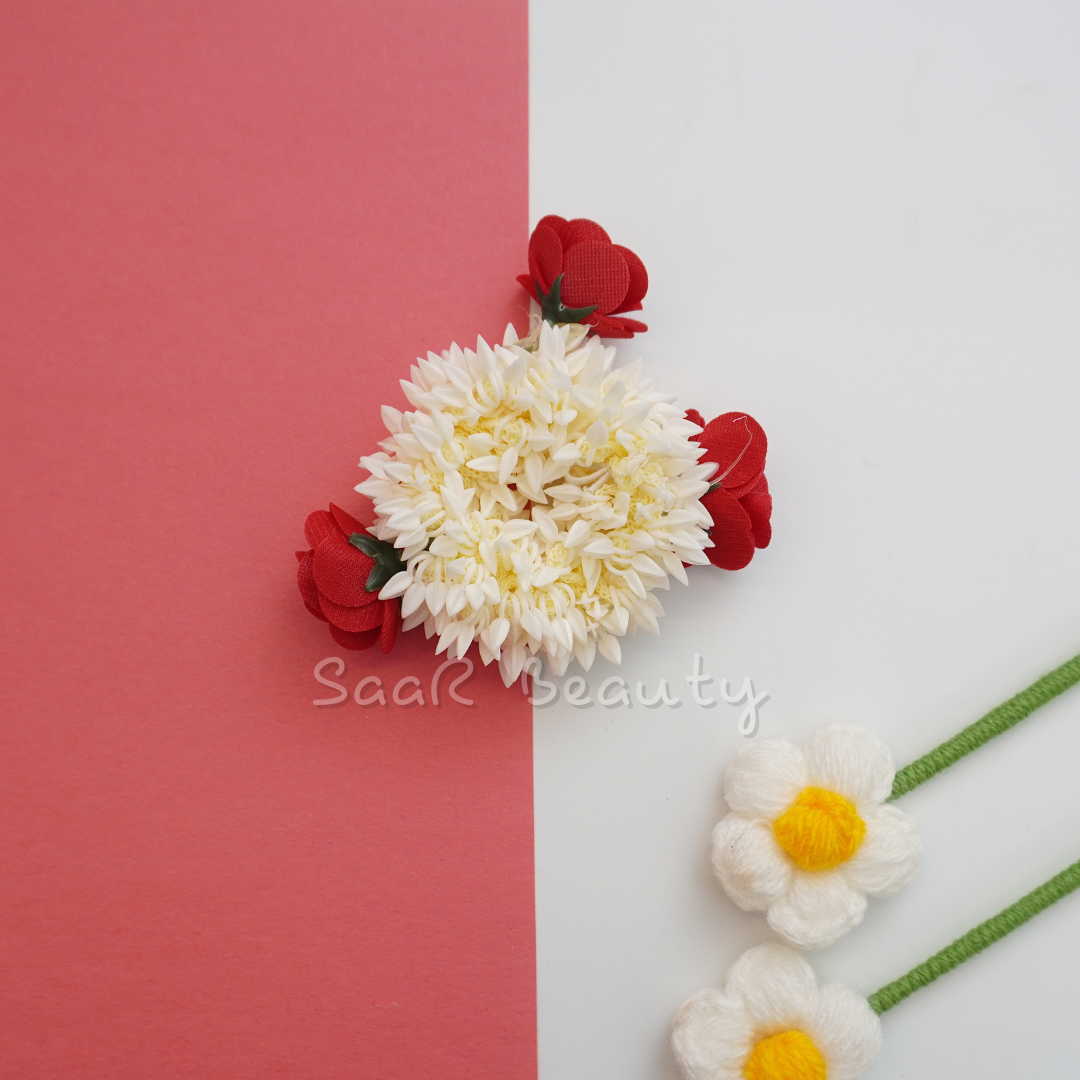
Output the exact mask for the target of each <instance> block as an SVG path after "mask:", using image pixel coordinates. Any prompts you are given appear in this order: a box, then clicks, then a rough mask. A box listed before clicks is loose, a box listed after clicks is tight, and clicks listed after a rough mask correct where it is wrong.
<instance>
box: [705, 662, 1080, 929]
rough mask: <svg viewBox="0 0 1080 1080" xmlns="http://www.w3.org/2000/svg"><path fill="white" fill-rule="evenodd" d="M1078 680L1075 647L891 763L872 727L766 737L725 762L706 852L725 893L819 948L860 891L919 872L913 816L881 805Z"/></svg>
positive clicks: (851, 912) (883, 889)
mask: <svg viewBox="0 0 1080 1080" xmlns="http://www.w3.org/2000/svg"><path fill="white" fill-rule="evenodd" d="M1078 681H1080V656H1077V657H1074V658H1073V659H1072V660H1069V661H1067V662H1066V663H1064V664H1062V665H1061V666H1060V667H1059V668H1056V669H1055V670H1054V671H1052V672H1050V673H1049V674H1048V675H1045V676H1043V677H1042V678H1041V679H1039V680H1038V681H1037V682H1035V683H1034V684H1032V685H1031V686H1029V687H1028V688H1027V689H1026V690H1024V691H1022V692H1021V693H1019V694H1017V695H1016V696H1015V697H1013V698H1010V699H1009V700H1008V701H1006V702H1004V703H1003V704H1001V705H999V706H998V707H997V708H996V709H993V710H992V711H991V712H990V713H988V714H987V715H986V716H984V717H983V718H982V719H981V720H978V721H976V722H975V723H974V724H971V725H970V726H969V727H967V728H965V729H964V730H963V731H961V732H960V733H959V734H958V735H956V736H955V737H954V738H952V739H950V740H948V742H945V743H943V744H942V745H941V746H939V747H937V748H936V749H934V750H932V751H931V752H930V753H929V754H927V755H925V756H924V757H922V758H920V759H919V760H918V761H915V762H913V763H912V764H911V765H909V766H907V768H905V769H903V770H901V772H900V773H894V770H893V764H892V757H891V755H890V754H889V751H888V749H887V748H886V747H885V745H884V744H883V743H882V742H881V741H880V740H879V739H878V738H877V737H876V736H874V735H872V734H870V733H869V732H868V731H864V730H863V729H861V728H856V727H844V726H840V725H831V726H829V727H825V728H822V729H821V730H820V731H818V732H817V733H816V734H815V735H814V736H813V737H812V738H811V739H810V741H809V743H807V745H806V747H805V748H804V749H801V750H800V749H799V748H798V747H796V746H793V745H792V744H791V743H789V742H786V741H785V740H783V739H766V740H764V741H763V742H760V743H757V744H755V745H752V746H749V747H747V748H746V749H744V750H743V751H742V752H741V753H740V754H739V755H738V756H737V757H736V758H735V759H734V760H733V761H732V762H731V764H730V765H729V766H728V770H727V774H726V777H725V781H724V797H725V799H726V800H727V803H728V806H729V807H730V808H731V813H729V814H727V815H726V816H725V817H724V818H722V819H721V821H720V823H719V824H718V825H717V826H716V828H715V830H714V831H713V847H712V862H713V868H714V869H715V871H716V875H717V877H718V878H719V879H720V882H721V884H722V885H723V886H724V889H725V890H726V892H727V894H728V895H729V896H730V897H731V899H732V900H734V901H735V903H736V904H738V905H739V906H740V907H742V908H743V909H745V910H747V911H764V912H766V913H767V917H768V921H769V925H770V926H771V927H772V928H773V930H775V931H776V933H777V934H779V935H780V936H781V937H782V938H783V939H784V940H785V941H786V942H788V944H790V945H794V946H795V947H797V948H801V949H821V948H825V947H826V946H828V945H831V944H832V943H833V942H835V941H837V940H838V939H839V938H840V937H842V936H843V935H844V934H846V933H847V932H848V931H849V930H851V929H852V928H853V927H855V926H857V925H858V924H859V923H860V922H861V921H862V918H863V915H864V913H865V911H866V906H867V897H882V896H889V895H891V894H893V893H895V892H897V891H898V890H900V889H902V888H903V887H904V886H905V885H907V884H908V882H909V881H910V880H911V879H912V877H914V875H915V871H916V870H917V869H918V865H919V859H920V856H921V854H922V843H921V841H920V839H919V835H918V831H917V827H916V825H915V822H914V821H913V820H912V818H910V817H909V816H908V815H907V814H905V813H904V812H903V811H901V810H898V809H897V808H896V807H893V806H889V805H886V803H888V802H891V801H892V800H894V799H897V798H899V797H900V796H901V795H904V794H906V793H907V792H908V791H910V790H911V789H912V788H914V787H916V786H918V785H919V784H921V783H923V782H924V781H926V780H928V779H930V777H932V776H935V775H936V774H937V773H939V772H941V771H942V770H943V769H945V768H947V767H948V766H949V765H952V764H953V763H954V762H956V761H958V760H959V759H960V758H961V757H963V756H965V755H966V754H968V753H970V752H971V751H972V750H975V749H977V748H978V747H980V746H982V745H983V744H984V743H986V742H989V740H990V739H992V738H994V737H995V736H997V735H1000V734H1001V733H1002V732H1004V731H1007V730H1009V728H1011V727H1013V726H1014V725H1016V724H1018V723H1019V722H1020V721H1021V720H1023V719H1024V718H1025V717H1026V716H1029V715H1030V714H1031V713H1032V712H1034V711H1035V710H1036V709H1037V708H1039V707H1040V706H1041V705H1044V704H1046V702H1048V701H1050V700H1052V699H1053V698H1055V697H1056V696H1057V695H1058V694H1060V693H1062V692H1063V691H1065V690H1067V689H1068V688H1069V687H1070V686H1072V685H1074V684H1075V683H1076V682H1078Z"/></svg>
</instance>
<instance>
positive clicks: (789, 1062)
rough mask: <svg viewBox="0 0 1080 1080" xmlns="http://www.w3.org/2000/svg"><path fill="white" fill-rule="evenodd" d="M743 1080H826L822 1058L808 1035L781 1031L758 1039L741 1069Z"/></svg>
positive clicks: (799, 1032)
mask: <svg viewBox="0 0 1080 1080" xmlns="http://www.w3.org/2000/svg"><path fill="white" fill-rule="evenodd" d="M743 1076H745V1077H746V1080H826V1078H825V1059H824V1058H823V1057H822V1056H821V1051H820V1050H819V1049H818V1048H817V1047H816V1046H815V1045H814V1044H813V1042H812V1041H811V1039H810V1037H809V1036H808V1035H804V1034H803V1033H802V1032H801V1031H781V1032H780V1034H779V1035H770V1036H769V1037H768V1038H765V1039H761V1040H760V1041H759V1042H758V1043H757V1045H756V1046H755V1047H754V1049H753V1050H751V1051H750V1056H749V1057H748V1058H747V1059H746V1064H745V1065H744V1066H743Z"/></svg>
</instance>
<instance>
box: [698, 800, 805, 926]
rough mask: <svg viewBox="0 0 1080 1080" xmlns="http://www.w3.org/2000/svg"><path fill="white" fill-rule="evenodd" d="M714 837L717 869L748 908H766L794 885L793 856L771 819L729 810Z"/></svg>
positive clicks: (722, 880) (732, 894)
mask: <svg viewBox="0 0 1080 1080" xmlns="http://www.w3.org/2000/svg"><path fill="white" fill-rule="evenodd" d="M712 839H713V846H712V864H713V870H715V871H716V876H717V877H718V878H719V879H720V884H721V885H723V886H724V890H725V892H727V894H728V896H730V897H731V899H732V900H734V901H735V903H736V904H738V905H739V907H741V908H742V909H743V910H744V911H766V910H767V909H768V907H769V905H770V904H772V903H774V902H775V901H776V900H779V899H780V897H781V896H783V895H784V893H786V892H787V891H788V889H789V888H790V887H791V877H792V873H793V867H792V865H791V860H790V859H788V857H787V856H786V855H785V854H784V852H783V850H782V849H781V847H780V845H779V844H778V843H777V842H776V834H775V833H774V832H773V830H772V826H771V825H770V824H769V823H768V822H767V821H762V820H761V818H748V817H743V815H742V814H736V813H731V814H727V815H726V816H725V817H723V818H722V819H721V820H720V823H719V824H718V825H717V826H716V828H715V829H713V838H712Z"/></svg>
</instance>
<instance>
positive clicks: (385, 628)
mask: <svg viewBox="0 0 1080 1080" xmlns="http://www.w3.org/2000/svg"><path fill="white" fill-rule="evenodd" d="M382 608H383V617H382V634H381V635H380V637H379V648H380V649H382V651H383V652H384V653H388V652H389V651H390V650H391V649H392V648H393V647H394V642H395V641H397V632H398V616H399V615H400V614H401V601H400V600H384V601H383V602H382Z"/></svg>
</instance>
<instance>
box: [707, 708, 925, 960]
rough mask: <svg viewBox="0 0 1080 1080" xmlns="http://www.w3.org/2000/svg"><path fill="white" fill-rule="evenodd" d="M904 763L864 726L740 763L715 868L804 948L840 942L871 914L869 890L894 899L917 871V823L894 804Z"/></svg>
mask: <svg viewBox="0 0 1080 1080" xmlns="http://www.w3.org/2000/svg"><path fill="white" fill-rule="evenodd" d="M893 775H894V769H893V765H892V759H891V757H890V756H889V751H888V749H887V748H886V747H885V745H884V744H883V743H882V742H881V741H880V740H879V739H877V738H876V737H875V736H873V735H871V734H870V732H868V731H863V730H862V729H860V728H854V727H841V726H839V725H834V726H831V727H826V728H823V729H822V730H820V731H818V732H817V734H815V735H814V737H813V738H812V739H811V740H810V742H809V743H808V744H807V745H806V748H805V749H804V750H800V749H799V748H798V747H797V746H793V745H792V744H791V743H789V742H786V741H785V740H783V739H766V740H764V741H763V742H760V743H757V744H755V745H752V746H748V747H747V748H746V749H745V750H743V751H742V753H740V754H739V755H738V756H737V757H736V758H735V759H734V761H732V762H731V764H730V766H729V767H728V772H727V777H726V780H725V785H724V797H725V798H726V799H727V803H728V805H729V806H730V807H731V813H730V814H728V815H727V816H726V817H724V818H723V819H721V821H720V824H719V825H717V826H716V829H715V830H714V831H713V849H712V858H713V868H714V869H715V870H716V875H717V877H718V878H719V879H720V882H721V884H722V885H723V886H724V888H725V890H726V891H727V894H728V896H730V897H731V898H732V899H733V900H734V901H735V902H736V903H737V904H738V905H739V906H740V907H742V908H744V909H746V910H747V911H765V912H767V913H768V919H769V925H770V926H771V927H772V928H773V930H775V931H776V932H777V933H778V934H779V935H780V936H781V937H782V938H783V939H784V940H785V941H787V942H788V943H789V944H791V945H794V946H796V947H798V948H801V949H821V948H824V947H825V946H826V945H831V944H832V943H833V942H834V941H836V940H837V939H838V938H840V937H841V936H842V935H844V934H846V933H847V932H848V931H849V930H850V929H851V928H852V927H853V926H856V925H857V924H858V923H859V922H861V921H862V917H863V914H864V913H865V911H866V898H867V896H889V895H890V894H892V893H894V892H897V891H898V890H899V889H901V888H903V887H904V886H905V885H906V884H907V883H908V882H909V881H910V880H911V879H912V877H914V875H915V871H916V870H917V869H918V866H919V859H920V856H921V855H922V843H921V841H920V840H919V834H918V830H917V829H916V826H915V822H914V821H913V820H912V819H911V818H910V817H908V815H907V814H905V813H904V812H903V811H902V810H898V809H896V807H894V806H886V805H884V803H885V801H886V799H888V797H889V793H890V792H891V790H892V783H893Z"/></svg>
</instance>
